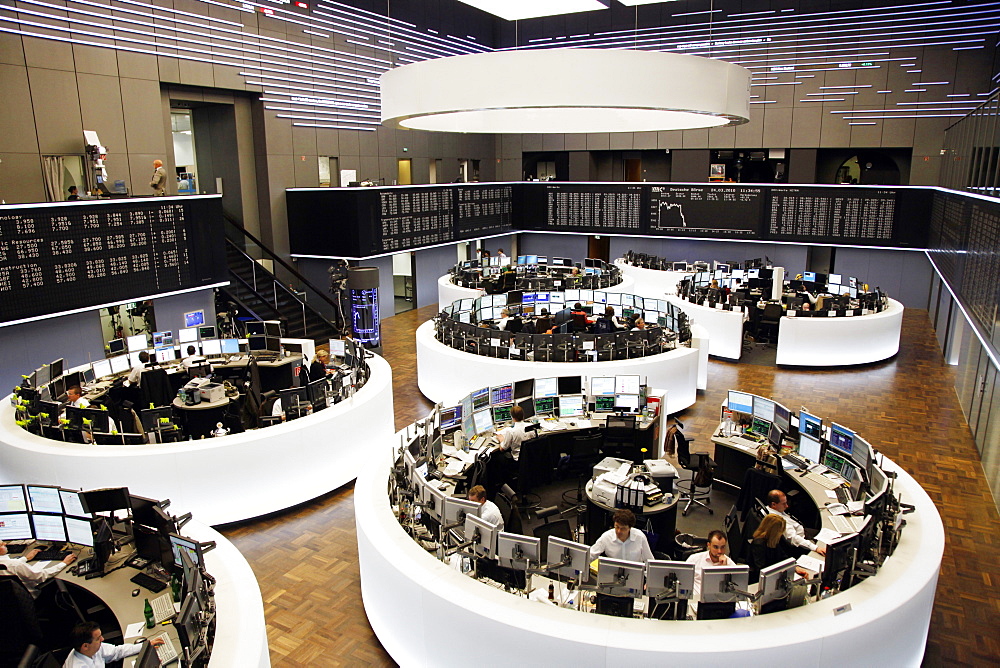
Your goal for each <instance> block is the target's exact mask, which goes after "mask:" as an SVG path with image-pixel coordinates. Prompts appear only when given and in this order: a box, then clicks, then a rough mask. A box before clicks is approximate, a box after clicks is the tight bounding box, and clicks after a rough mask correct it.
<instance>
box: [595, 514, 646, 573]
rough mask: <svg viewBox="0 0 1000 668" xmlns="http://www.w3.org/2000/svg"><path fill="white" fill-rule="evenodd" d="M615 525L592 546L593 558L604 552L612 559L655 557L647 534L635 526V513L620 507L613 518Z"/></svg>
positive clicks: (629, 559)
mask: <svg viewBox="0 0 1000 668" xmlns="http://www.w3.org/2000/svg"><path fill="white" fill-rule="evenodd" d="M612 519H613V520H614V523H615V526H614V528H613V529H608V530H607V531H605V532H604V533H603V534H601V537H600V538H598V539H597V542H595V543H594V545H593V547H591V548H590V558H591V560H594V559H596V558H597V557H599V556H601V555H602V554H603V555H604V556H606V557H611V558H612V559H627V560H628V561H642V562H646V561H649V560H650V559H652V558H653V551H652V550H650V549H649V541H648V540H646V534H644V533H643V532H641V531H639V530H638V529H636V528H635V513H633V512H632V511H631V510H628V509H625V508H620V509H618V510H616V511H615V514H614V516H613V518H612Z"/></svg>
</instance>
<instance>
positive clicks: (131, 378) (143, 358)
mask: <svg viewBox="0 0 1000 668" xmlns="http://www.w3.org/2000/svg"><path fill="white" fill-rule="evenodd" d="M189 347H190V346H189ZM147 364H149V353H147V352H146V351H145V350H143V351H142V352H140V353H139V361H138V362H136V363H135V365H134V366H133V367H132V370H131V371H129V372H128V383H129V385H136V386H138V385H139V377H140V376H142V370H143V369H145V368H146V365H147Z"/></svg>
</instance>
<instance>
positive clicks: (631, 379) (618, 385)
mask: <svg viewBox="0 0 1000 668" xmlns="http://www.w3.org/2000/svg"><path fill="white" fill-rule="evenodd" d="M641 386H642V383H641V379H640V377H639V376H615V394H639V389H640V388H641Z"/></svg>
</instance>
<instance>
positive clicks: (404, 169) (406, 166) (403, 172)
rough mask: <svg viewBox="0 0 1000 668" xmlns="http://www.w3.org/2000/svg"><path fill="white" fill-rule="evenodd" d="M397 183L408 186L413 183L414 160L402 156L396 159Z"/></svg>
mask: <svg viewBox="0 0 1000 668" xmlns="http://www.w3.org/2000/svg"><path fill="white" fill-rule="evenodd" d="M396 166H397V174H398V176H397V178H396V183H397V185H401V186H408V185H411V184H412V183H413V161H412V160H410V159H409V158H400V159H398V160H397V161H396Z"/></svg>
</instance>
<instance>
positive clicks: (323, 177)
mask: <svg viewBox="0 0 1000 668" xmlns="http://www.w3.org/2000/svg"><path fill="white" fill-rule="evenodd" d="M317 161H318V167H319V187H320V188H330V187H333V186H335V185H339V184H337V183H335V182H334V179H335V178H337V177H338V175H339V174H340V167H339V161H338V160H337V158H334V157H332V156H329V155H321V156H319V158H317Z"/></svg>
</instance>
